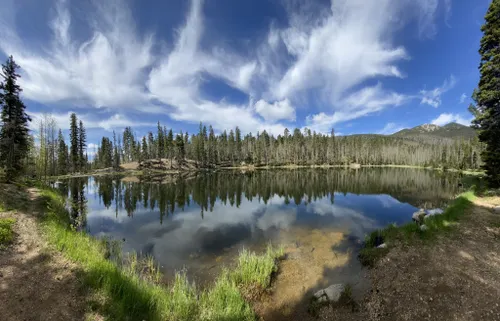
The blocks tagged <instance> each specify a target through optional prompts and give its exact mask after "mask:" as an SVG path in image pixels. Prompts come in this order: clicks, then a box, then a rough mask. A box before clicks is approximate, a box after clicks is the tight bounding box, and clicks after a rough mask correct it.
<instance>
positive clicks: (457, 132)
mask: <svg viewBox="0 0 500 321" xmlns="http://www.w3.org/2000/svg"><path fill="white" fill-rule="evenodd" d="M476 135H477V133H476V131H475V130H474V129H472V128H470V127H468V126H464V125H460V124H457V123H449V124H448V125H445V126H438V125H433V124H423V125H420V126H417V127H413V128H408V129H403V130H400V131H399V132H397V133H394V134H392V136H398V137H414V136H431V137H442V138H462V137H463V138H473V137H475V136H476Z"/></svg>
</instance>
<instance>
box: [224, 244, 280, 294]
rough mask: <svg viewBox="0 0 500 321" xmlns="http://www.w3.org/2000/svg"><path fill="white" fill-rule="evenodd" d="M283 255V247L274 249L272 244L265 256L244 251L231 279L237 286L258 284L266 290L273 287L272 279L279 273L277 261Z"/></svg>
mask: <svg viewBox="0 0 500 321" xmlns="http://www.w3.org/2000/svg"><path fill="white" fill-rule="evenodd" d="M283 255H284V250H283V247H279V248H273V246H272V245H271V244H269V245H268V247H267V250H266V253H265V254H264V255H257V254H256V253H254V252H250V251H248V250H246V249H243V250H242V251H241V252H240V255H239V257H238V265H237V267H236V268H235V269H234V271H233V272H232V273H231V274H230V277H231V279H233V280H234V282H236V283H237V284H241V285H244V286H246V285H252V284H258V285H259V286H260V287H261V288H263V289H265V288H267V287H269V286H270V285H271V277H272V276H273V274H274V273H276V272H277V271H278V264H277V260H278V259H279V258H281V257H282V256H283Z"/></svg>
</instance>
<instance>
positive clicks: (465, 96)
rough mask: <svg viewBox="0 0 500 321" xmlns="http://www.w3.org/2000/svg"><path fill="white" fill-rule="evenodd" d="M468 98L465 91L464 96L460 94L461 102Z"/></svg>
mask: <svg viewBox="0 0 500 321" xmlns="http://www.w3.org/2000/svg"><path fill="white" fill-rule="evenodd" d="M466 99H467V95H466V94H465V93H463V94H462V96H460V103H461V104H463V103H464V102H465V100H466Z"/></svg>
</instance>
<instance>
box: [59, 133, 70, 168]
mask: <svg viewBox="0 0 500 321" xmlns="http://www.w3.org/2000/svg"><path fill="white" fill-rule="evenodd" d="M57 140H58V149H57V168H58V172H59V174H60V175H66V174H67V173H68V168H67V165H68V146H66V142H65V141H64V136H63V134H62V131H61V130H60V129H59V135H58V137H57Z"/></svg>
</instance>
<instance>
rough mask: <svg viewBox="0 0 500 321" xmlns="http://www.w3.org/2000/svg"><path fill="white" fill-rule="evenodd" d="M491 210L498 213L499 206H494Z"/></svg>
mask: <svg viewBox="0 0 500 321" xmlns="http://www.w3.org/2000/svg"><path fill="white" fill-rule="evenodd" d="M493 211H494V212H495V213H499V214H500V206H496V207H494V208H493Z"/></svg>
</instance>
